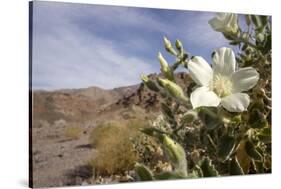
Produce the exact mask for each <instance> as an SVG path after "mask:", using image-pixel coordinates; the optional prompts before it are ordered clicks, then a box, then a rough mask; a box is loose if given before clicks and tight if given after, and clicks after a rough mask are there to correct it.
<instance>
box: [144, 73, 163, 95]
mask: <svg viewBox="0 0 281 189" xmlns="http://www.w3.org/2000/svg"><path fill="white" fill-rule="evenodd" d="M141 80H142V81H143V83H144V84H145V85H146V86H147V88H149V89H150V90H152V91H155V92H158V91H159V88H158V87H157V85H156V84H155V83H154V82H153V81H152V80H150V79H149V78H148V77H147V76H146V75H141Z"/></svg>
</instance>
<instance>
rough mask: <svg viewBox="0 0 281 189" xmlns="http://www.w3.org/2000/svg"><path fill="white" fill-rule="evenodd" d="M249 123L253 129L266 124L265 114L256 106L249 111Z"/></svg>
mask: <svg viewBox="0 0 281 189" xmlns="http://www.w3.org/2000/svg"><path fill="white" fill-rule="evenodd" d="M249 124H250V126H251V127H252V128H254V129H260V128H263V127H267V126H268V122H267V120H266V117H265V115H264V114H263V113H262V112H261V111H260V110H259V109H257V108H255V109H253V110H252V111H251V113H250V119H249Z"/></svg>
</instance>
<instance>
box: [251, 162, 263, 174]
mask: <svg viewBox="0 0 281 189" xmlns="http://www.w3.org/2000/svg"><path fill="white" fill-rule="evenodd" d="M253 163H254V168H255V170H256V171H257V172H258V173H264V166H263V162H262V161H253Z"/></svg>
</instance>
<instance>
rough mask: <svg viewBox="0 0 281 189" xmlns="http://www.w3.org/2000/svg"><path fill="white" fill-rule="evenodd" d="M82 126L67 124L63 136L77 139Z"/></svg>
mask: <svg viewBox="0 0 281 189" xmlns="http://www.w3.org/2000/svg"><path fill="white" fill-rule="evenodd" d="M81 133H82V128H80V127H78V126H69V127H67V128H66V129H65V133H64V135H65V137H66V138H67V139H69V140H78V139H79V138H80V136H81Z"/></svg>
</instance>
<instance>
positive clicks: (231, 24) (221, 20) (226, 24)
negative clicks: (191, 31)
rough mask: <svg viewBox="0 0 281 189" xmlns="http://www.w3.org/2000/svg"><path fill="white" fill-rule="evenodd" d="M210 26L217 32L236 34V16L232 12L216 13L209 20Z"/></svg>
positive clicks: (237, 27)
mask: <svg viewBox="0 0 281 189" xmlns="http://www.w3.org/2000/svg"><path fill="white" fill-rule="evenodd" d="M209 24H210V25H211V27H212V28H213V29H214V30H215V31H218V32H222V33H227V34H232V35H237V34H238V32H239V26H238V18H237V15H236V14H233V13H218V14H217V16H216V17H214V18H212V19H211V20H209Z"/></svg>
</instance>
